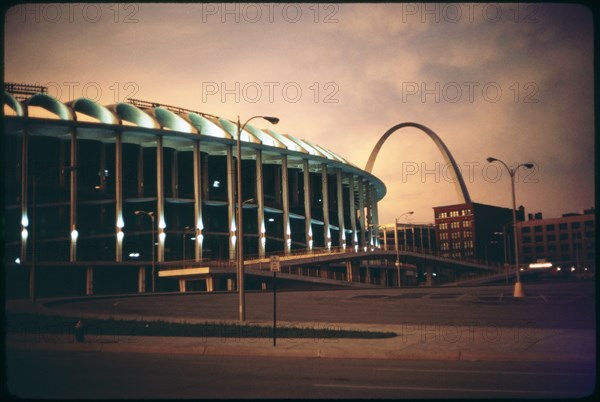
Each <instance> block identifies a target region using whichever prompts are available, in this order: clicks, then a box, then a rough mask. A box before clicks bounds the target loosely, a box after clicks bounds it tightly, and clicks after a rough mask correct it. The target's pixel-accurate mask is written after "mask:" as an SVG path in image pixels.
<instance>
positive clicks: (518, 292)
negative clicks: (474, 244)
mask: <svg viewBox="0 0 600 402" xmlns="http://www.w3.org/2000/svg"><path fill="white" fill-rule="evenodd" d="M487 161H488V162H489V163H492V162H500V163H501V164H502V165H504V167H505V168H506V170H508V174H509V175H510V183H511V189H512V204H513V207H512V215H513V230H514V233H513V235H514V237H515V267H516V272H517V282H516V283H515V289H514V292H513V296H514V297H525V292H524V290H523V284H522V283H521V275H520V273H519V239H518V238H517V202H516V198H515V173H516V172H517V170H518V169H519V168H520V167H524V168H526V169H531V168H532V167H533V163H521V164H519V165H517V167H515V168H514V169H511V168H510V167H508V165H507V164H506V163H504V162H503V161H501V160H500V159H496V158H492V157H489V158H487Z"/></svg>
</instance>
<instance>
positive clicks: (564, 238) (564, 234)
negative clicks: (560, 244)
mask: <svg viewBox="0 0 600 402" xmlns="http://www.w3.org/2000/svg"><path fill="white" fill-rule="evenodd" d="M558 238H559V239H560V240H569V235H568V234H567V233H561V234H559V235H558Z"/></svg>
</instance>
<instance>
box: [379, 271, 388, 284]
mask: <svg viewBox="0 0 600 402" xmlns="http://www.w3.org/2000/svg"><path fill="white" fill-rule="evenodd" d="M387 276H388V271H387V269H382V270H381V272H380V277H381V285H382V286H385V287H386V288H387V286H388V280H387V279H388V278H387Z"/></svg>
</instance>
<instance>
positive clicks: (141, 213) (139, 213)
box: [134, 211, 156, 293]
mask: <svg viewBox="0 0 600 402" xmlns="http://www.w3.org/2000/svg"><path fill="white" fill-rule="evenodd" d="M134 214H136V215H138V216H139V215H146V216H148V217H149V218H150V221H151V222H152V293H154V291H155V290H156V289H155V279H154V277H155V276H156V272H155V264H154V246H155V244H154V242H155V240H154V212H153V211H150V212H148V211H135V212H134Z"/></svg>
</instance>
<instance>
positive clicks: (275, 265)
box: [270, 256, 281, 346]
mask: <svg viewBox="0 0 600 402" xmlns="http://www.w3.org/2000/svg"><path fill="white" fill-rule="evenodd" d="M270 268H271V272H273V346H277V272H280V271H281V266H280V264H279V256H273V257H271V264H270Z"/></svg>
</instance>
